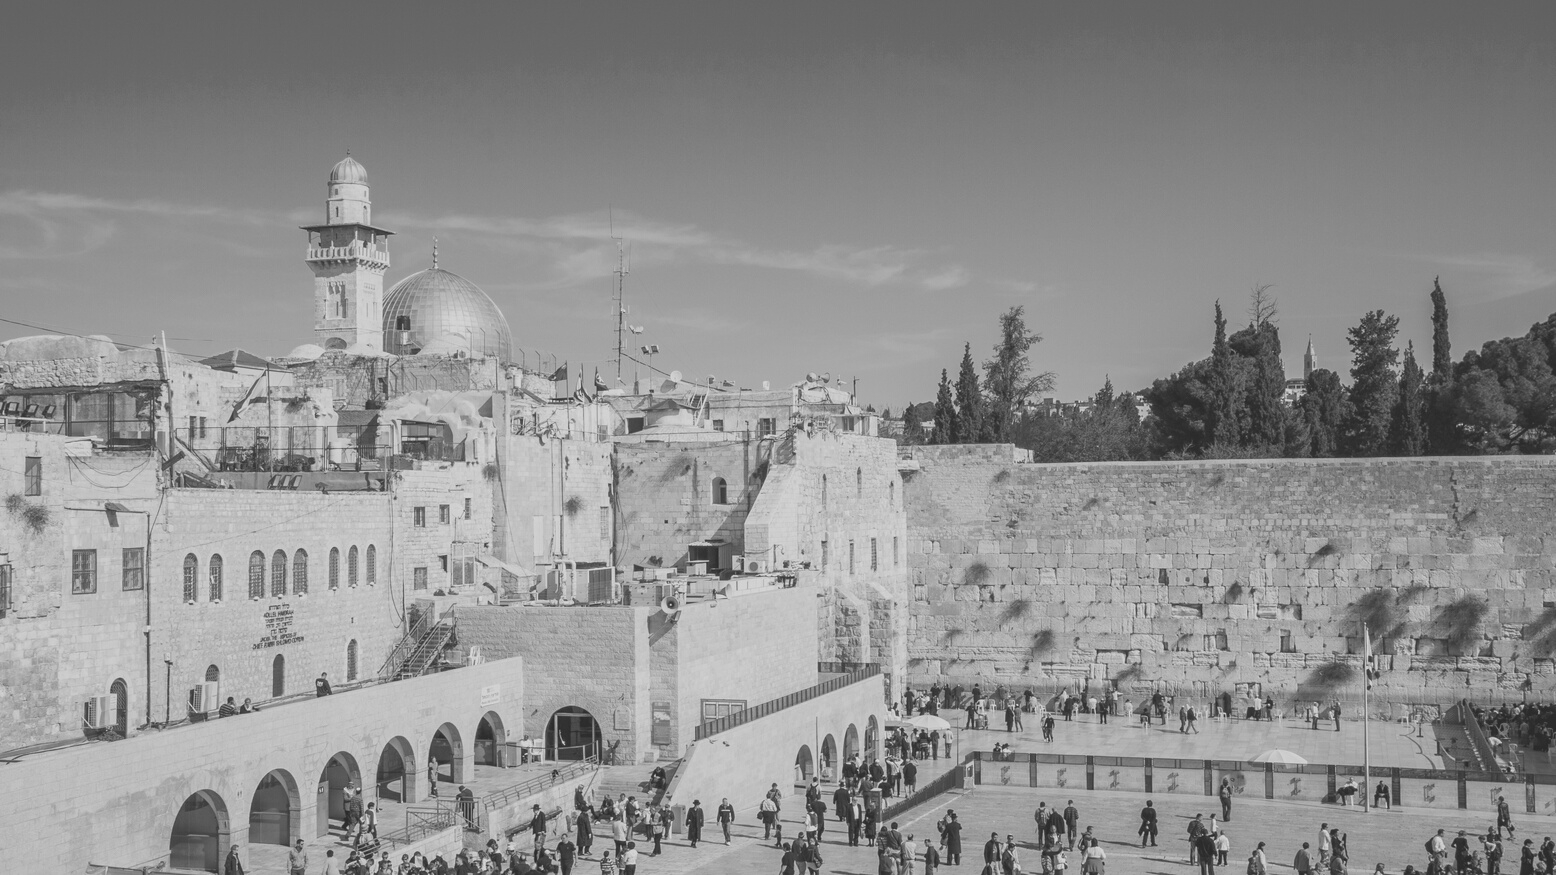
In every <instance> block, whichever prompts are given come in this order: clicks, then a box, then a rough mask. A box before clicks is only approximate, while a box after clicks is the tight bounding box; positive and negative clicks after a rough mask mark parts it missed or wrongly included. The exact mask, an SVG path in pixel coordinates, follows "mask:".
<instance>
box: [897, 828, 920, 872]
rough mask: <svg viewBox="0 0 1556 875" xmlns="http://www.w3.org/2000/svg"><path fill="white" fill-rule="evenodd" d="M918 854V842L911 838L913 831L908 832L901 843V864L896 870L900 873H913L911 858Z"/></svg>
mask: <svg viewBox="0 0 1556 875" xmlns="http://www.w3.org/2000/svg"><path fill="white" fill-rule="evenodd" d="M917 856H918V842H915V841H914V840H913V833H908V835H907V838H906V840H904V841H903V843H902V857H901V861H902V866H901V868H899V869H898V870H897V871H899V872H901V873H902V875H913V859H914V858H915V857H917Z"/></svg>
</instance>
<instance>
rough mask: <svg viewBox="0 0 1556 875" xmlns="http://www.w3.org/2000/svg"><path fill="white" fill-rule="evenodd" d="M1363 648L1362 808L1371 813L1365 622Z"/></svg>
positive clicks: (1368, 645)
mask: <svg viewBox="0 0 1556 875" xmlns="http://www.w3.org/2000/svg"><path fill="white" fill-rule="evenodd" d="M1362 641H1363V649H1364V650H1365V651H1366V653H1365V656H1364V658H1363V660H1362V662H1363V665H1362V676H1363V677H1362V786H1361V797H1362V800H1361V801H1362V810H1363V811H1365V812H1367V813H1368V814H1371V813H1372V805H1371V804H1370V803H1369V802H1368V801H1367V800H1368V798H1369V797H1368V796H1367V794H1368V793H1371V792H1372V746H1371V744H1369V733H1368V730H1367V726H1368V724H1370V723H1371V722H1372V720H1371V714H1372V632H1371V630H1369V629H1368V628H1367V624H1365V623H1363V624H1362Z"/></svg>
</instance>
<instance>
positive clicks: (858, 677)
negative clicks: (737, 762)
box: [694, 665, 881, 741]
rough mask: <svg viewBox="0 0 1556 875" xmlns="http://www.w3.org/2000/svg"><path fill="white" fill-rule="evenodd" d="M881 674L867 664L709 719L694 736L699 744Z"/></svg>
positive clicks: (876, 666) (878, 670) (878, 669)
mask: <svg viewBox="0 0 1556 875" xmlns="http://www.w3.org/2000/svg"><path fill="white" fill-rule="evenodd" d="M880 673H881V667H880V666H878V665H867V666H865V667H864V668H862V669H859V670H858V671H852V672H849V673H848V674H846V675H843V676H842V677H835V678H832V679H831V680H826V681H822V682H821V683H819V684H816V685H815V686H813V687H806V688H805V689H803V690H800V691H799V692H795V693H790V694H789V695H787V696H783V697H781V698H777V699H773V700H772V701H769V702H763V703H762V704H760V705H757V706H756V707H754V708H747V709H745V710H744V711H736V712H735V713H733V714H731V715H729V716H728V717H720V718H719V719H717V720H709V721H708V722H707V723H704V724H702V725H701V726H698V727H697V731H696V733H695V736H694V737H695V738H696V740H698V741H701V740H702V739H704V738H709V737H712V736H714V735H718V734H719V733H720V732H726V731H728V730H731V729H734V728H735V727H736V726H743V725H744V724H747V723H750V722H751V721H752V720H760V719H762V718H763V717H766V716H767V715H769V714H775V713H777V712H779V711H782V710H783V709H785V708H792V707H794V706H795V705H798V704H800V703H801V702H808V701H810V700H811V699H814V698H816V697H817V696H825V695H826V694H828V693H834V692H837V691H838V690H841V689H843V688H844V687H847V686H852V685H853V684H857V683H859V682H860V681H866V680H869V679H870V678H873V677H876V676H877V675H879V674H880Z"/></svg>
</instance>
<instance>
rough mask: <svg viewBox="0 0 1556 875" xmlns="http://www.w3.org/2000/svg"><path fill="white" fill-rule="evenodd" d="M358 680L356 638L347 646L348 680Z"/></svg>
mask: <svg viewBox="0 0 1556 875" xmlns="http://www.w3.org/2000/svg"><path fill="white" fill-rule="evenodd" d="M356 679H357V641H356V639H355V638H353V639H351V643H350V644H347V645H346V680H348V681H354V680H356Z"/></svg>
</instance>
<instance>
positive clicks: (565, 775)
mask: <svg viewBox="0 0 1556 875" xmlns="http://www.w3.org/2000/svg"><path fill="white" fill-rule="evenodd" d="M599 768H600V758H599V757H598V756H596V755H593V754H591V755H590V756H589V757H588V758H586V759H582V760H577V761H575V762H571V763H568V764H567V765H566V766H564V767H562V768H560V769H557V771H556V774H555V775H537V776H535V777H533V778H530V779H529V780H528V781H525V782H523V783H522V784H515V785H513V786H512V787H508V788H506V789H503V790H499V791H497V792H496V793H490V794H487V795H486V796H482V797H481V798H480V800H478V801H479V802H480V803H481V804H482V805H483V806H485V808H486V810H488V811H490V810H492V809H494V808H502V807H504V806H507V805H512V804H513V803H515V802H518V801H520V800H521V799H523V798H525V797H526V796H533V795H534V794H536V793H539V792H540V791H541V790H544V789H546V788H547V787H552V786H555V785H557V784H561V783H563V782H566V781H571V780H573V779H574V778H577V777H580V776H582V775H587V774H589V773H590V772H593V771H596V770H598V769H599Z"/></svg>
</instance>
